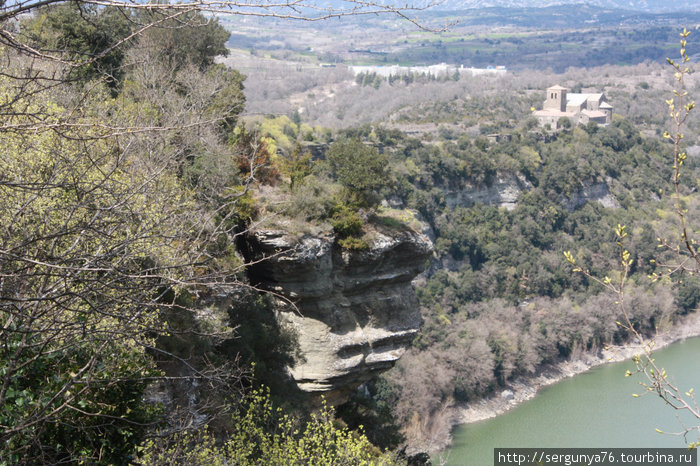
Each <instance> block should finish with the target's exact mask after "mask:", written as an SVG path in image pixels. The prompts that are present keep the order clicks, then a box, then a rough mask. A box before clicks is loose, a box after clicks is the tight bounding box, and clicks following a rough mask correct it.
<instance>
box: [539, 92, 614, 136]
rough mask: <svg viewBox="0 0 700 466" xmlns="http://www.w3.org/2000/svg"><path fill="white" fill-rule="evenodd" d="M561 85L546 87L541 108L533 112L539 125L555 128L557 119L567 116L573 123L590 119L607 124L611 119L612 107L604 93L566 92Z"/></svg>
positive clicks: (582, 122)
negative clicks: (545, 95) (545, 97)
mask: <svg viewBox="0 0 700 466" xmlns="http://www.w3.org/2000/svg"><path fill="white" fill-rule="evenodd" d="M568 91H569V90H568V89H567V88H565V87H562V86H552V87H550V88H547V99H546V100H545V102H544V108H543V109H542V110H536V111H535V112H534V115H535V117H537V119H538V120H539V122H540V125H541V126H546V125H547V124H549V125H550V127H551V128H552V129H557V126H558V123H559V119H560V118H562V117H564V118H568V119H569V120H570V121H571V123H572V124H574V125H577V124H578V125H585V124H587V123H588V122H590V121H592V122H594V123H598V124H599V125H607V124H610V122H611V121H612V113H613V107H612V105H610V104H609V103H608V100H607V98H606V97H605V94H602V93H601V94H578V93H574V92H568Z"/></svg>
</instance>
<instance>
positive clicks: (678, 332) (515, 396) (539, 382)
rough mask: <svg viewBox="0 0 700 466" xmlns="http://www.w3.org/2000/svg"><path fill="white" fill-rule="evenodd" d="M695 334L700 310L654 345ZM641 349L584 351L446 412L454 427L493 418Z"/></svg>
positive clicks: (435, 447)
mask: <svg viewBox="0 0 700 466" xmlns="http://www.w3.org/2000/svg"><path fill="white" fill-rule="evenodd" d="M696 336H700V312H696V313H694V314H691V315H689V316H686V317H685V319H683V320H681V321H680V322H679V323H677V324H676V325H675V326H674V327H672V328H671V329H669V330H666V331H659V333H657V335H656V336H655V337H654V342H655V343H654V349H655V350H657V349H661V348H664V347H666V346H668V345H669V344H671V343H674V342H677V341H680V340H684V339H686V338H690V337H696ZM641 352H642V347H641V346H640V345H639V344H633V343H630V344H626V345H622V346H614V347H609V348H606V349H604V350H601V351H599V352H598V353H597V354H592V353H586V352H583V353H580V354H579V355H577V356H576V357H575V359H573V360H565V361H560V362H558V363H555V364H548V365H546V366H543V367H541V368H540V369H538V371H537V372H536V373H535V374H533V375H531V376H527V377H518V378H517V379H515V380H513V381H511V382H509V383H508V384H507V385H506V386H504V387H502V388H501V389H499V391H498V392H497V393H495V394H493V395H491V396H489V397H487V398H484V399H482V400H479V401H475V402H472V403H464V404H457V405H453V406H449V407H447V408H446V413H445V414H446V415H447V416H448V417H449V418H450V419H451V423H452V426H453V427H454V426H457V425H462V424H469V423H472V422H477V421H482V420H485V419H490V418H493V417H496V416H498V415H500V414H503V413H505V412H507V411H509V410H510V409H512V408H514V407H515V406H517V405H518V404H520V403H522V402H524V401H527V400H530V399H532V398H533V397H534V396H535V395H536V394H537V392H538V391H539V390H540V389H541V388H543V387H546V386H548V385H552V384H554V383H557V382H559V381H561V380H563V379H566V378H569V377H573V376H574V375H578V374H581V373H583V372H586V371H587V370H589V369H592V368H593V367H596V366H599V365H601V364H606V363H609V362H619V361H623V360H626V359H630V358H632V357H633V356H634V355H636V354H640V353H641ZM451 440H452V439H451V435H448V436H445V438H441V439H433V442H431V447H432V448H431V450H432V451H434V452H437V451H441V450H444V449H445V448H447V447H448V446H449V445H450V443H451Z"/></svg>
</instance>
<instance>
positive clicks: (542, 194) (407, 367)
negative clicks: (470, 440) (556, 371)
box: [353, 106, 697, 435]
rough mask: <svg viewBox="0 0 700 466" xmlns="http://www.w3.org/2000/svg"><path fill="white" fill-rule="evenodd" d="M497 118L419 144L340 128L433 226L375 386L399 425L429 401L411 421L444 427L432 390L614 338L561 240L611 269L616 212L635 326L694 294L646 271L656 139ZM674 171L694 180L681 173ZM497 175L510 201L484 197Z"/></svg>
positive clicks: (659, 159)
mask: <svg viewBox="0 0 700 466" xmlns="http://www.w3.org/2000/svg"><path fill="white" fill-rule="evenodd" d="M435 109H436V111H441V110H440V108H439V106H435ZM424 118H427V119H429V118H430V115H428V116H424ZM500 132H501V134H507V135H508V137H500V138H499V141H494V140H487V139H485V138H483V139H481V137H476V138H468V137H464V136H460V137H459V139H458V140H457V141H454V139H452V138H449V139H445V140H441V141H440V142H439V143H438V144H432V145H427V144H423V143H421V142H419V141H416V140H412V139H410V138H405V137H403V136H402V135H401V133H399V132H396V131H388V130H386V129H382V128H370V127H365V128H360V129H358V130H354V132H353V133H354V134H355V135H357V136H360V137H365V138H368V139H372V140H374V141H375V144H378V145H379V146H380V147H382V150H383V151H384V153H385V154H386V155H387V157H388V159H389V161H390V173H391V180H392V182H391V185H390V186H387V187H386V188H385V191H384V195H385V196H386V197H393V198H394V199H395V200H398V199H400V201H401V202H402V203H403V204H404V205H406V206H408V207H410V208H413V209H416V210H417V211H418V212H419V213H420V214H421V216H422V217H423V219H424V220H426V221H427V222H428V223H429V224H430V226H431V228H432V231H433V232H434V234H435V240H434V242H435V249H436V253H437V256H438V258H437V261H436V264H435V265H434V266H433V268H432V269H431V272H430V274H429V277H428V279H427V281H426V283H425V284H424V285H422V286H420V287H418V289H417V293H418V296H419V299H420V301H421V305H422V306H423V310H424V319H425V323H424V326H423V329H422V332H421V334H420V336H419V337H418V338H417V339H416V340H415V341H414V348H413V349H412V350H411V351H410V353H409V354H408V355H406V356H404V357H403V358H402V359H401V360H400V362H399V364H398V367H397V368H396V369H395V370H394V371H392V372H390V373H388V374H387V375H386V376H385V380H383V381H382V382H381V383H379V385H378V386H377V387H376V389H374V390H375V391H376V396H377V397H378V399H379V400H383V401H386V402H388V403H389V404H390V405H392V406H393V407H394V413H395V414H396V415H397V416H398V420H399V422H401V423H402V424H403V425H404V426H411V425H414V424H415V417H416V416H418V417H419V418H425V417H428V416H430V415H431V413H433V414H434V415H436V416H437V418H436V419H434V421H435V423H433V424H420V425H423V426H425V425H428V426H431V428H433V429H436V427H435V424H440V422H442V421H444V422H445V423H446V424H445V426H444V427H437V429H438V430H439V429H440V428H444V429H446V430H445V432H444V433H445V434H446V432H447V430H449V421H446V420H441V419H439V416H438V414H437V413H439V412H440V407H441V406H443V403H445V402H447V401H449V400H457V401H468V400H474V399H476V398H478V397H481V396H483V395H485V394H487V393H489V392H491V391H492V390H494V389H495V388H497V387H498V386H502V385H504V384H505V383H507V382H508V381H509V380H512V379H513V378H515V377H517V376H519V375H525V374H530V373H532V372H534V370H535V369H536V368H538V367H540V366H541V365H542V364H544V363H548V362H555V361H557V360H559V359H560V358H568V357H576V356H577V355H578V354H580V352H582V351H594V352H595V351H597V350H598V349H599V348H602V347H604V346H605V345H607V344H610V343H621V342H624V341H625V340H626V339H627V338H628V336H629V335H628V334H627V332H625V331H624V329H621V328H620V327H618V326H617V325H616V324H615V322H616V321H619V320H621V319H622V316H621V315H620V311H619V310H618V309H617V307H616V306H615V305H614V299H613V298H612V297H609V296H607V295H605V294H601V292H602V291H603V290H602V287H600V286H599V285H598V284H596V283H593V282H589V281H588V280H587V279H585V277H582V276H580V275H577V274H573V273H572V272H571V270H570V269H569V267H567V265H566V263H565V261H564V256H563V254H562V253H563V251H565V250H572V251H574V253H575V255H576V257H577V258H579V259H580V261H581V262H583V263H586V264H587V267H590V269H591V271H592V272H593V273H594V274H597V275H599V276H604V275H606V274H608V273H610V272H609V271H610V270H612V269H614V268H615V257H616V250H615V243H614V241H613V238H614V234H613V231H614V227H615V226H616V225H618V224H620V223H622V224H626V225H628V226H629V228H631V230H632V231H633V232H634V234H633V235H631V238H630V240H629V242H628V243H627V244H626V247H627V248H628V249H629V250H630V251H631V253H632V261H633V265H632V268H631V272H632V282H633V283H634V285H633V286H632V289H630V290H628V295H630V296H633V297H634V298H633V303H632V304H630V306H629V308H630V309H632V310H633V313H634V316H633V323H634V325H635V328H637V329H638V330H639V331H641V332H642V333H645V334H652V333H653V332H654V331H655V329H656V328H657V327H658V326H661V327H663V326H665V325H668V324H669V323H670V322H672V321H674V320H676V319H677V318H678V316H680V315H681V314H684V313H686V312H688V311H689V310H691V309H694V306H696V304H697V301H696V299H695V298H696V296H695V294H696V293H695V291H696V290H695V288H694V287H692V285H687V284H683V285H680V286H679V287H678V294H677V295H675V293H674V292H673V291H671V290H669V289H667V288H666V287H664V286H652V284H651V283H650V282H649V281H648V280H647V278H646V276H647V275H648V274H650V273H652V272H653V271H654V270H655V267H656V265H655V263H653V262H652V259H653V258H655V257H657V256H658V254H659V253H658V251H657V248H656V247H655V243H656V239H655V238H656V237H657V235H658V234H659V231H664V230H666V229H668V225H666V222H665V220H664V218H665V217H666V215H667V214H668V213H669V212H670V210H669V206H667V205H666V204H664V203H663V202H661V201H659V200H658V199H659V197H658V194H659V193H660V192H662V191H664V190H666V189H668V180H669V179H670V176H671V167H670V166H669V165H668V164H667V163H666V162H665V157H666V152H667V151H668V147H667V145H666V144H665V143H663V142H661V140H660V139H656V138H644V137H642V136H641V135H640V133H639V131H638V130H637V129H636V128H635V127H634V126H633V125H632V124H631V123H630V122H629V121H627V120H625V119H621V118H618V119H616V120H615V121H614V122H613V124H611V125H610V126H607V127H598V126H596V125H588V126H585V127H570V128H568V129H565V130H563V131H560V132H558V133H555V134H552V133H545V132H543V130H539V129H537V128H534V127H533V126H532V125H530V124H528V122H527V121H524V123H523V124H521V125H519V126H517V127H513V128H511V129H507V128H501V129H500ZM689 164H690V166H689V168H688V171H689V172H692V170H694V169H695V165H694V162H693V161H689ZM684 183H685V186H684V187H683V189H686V190H690V189H691V188H693V189H694V188H695V187H696V186H695V180H694V179H692V178H691V177H689V176H688V177H687V178H685V179H684ZM499 184H501V185H514V186H516V187H517V189H519V190H521V191H522V192H521V193H520V194H519V196H518V198H517V203H514V204H511V206H512V207H511V208H510V209H506V208H504V207H499V206H497V205H494V204H497V203H498V202H502V201H501V199H500V198H499V197H495V198H494V197H493V196H494V193H495V191H496V190H495V189H494V188H491V191H489V190H488V187H490V186H491V187H493V186H498V185H499ZM476 192H483V193H484V194H482V195H481V197H479V196H478V195H474V193H476ZM489 192H490V193H491V194H488V193H489ZM460 193H463V194H460ZM470 195H471V196H474V197H469V196H470ZM489 196H492V198H491V199H489ZM397 198H398V199H397ZM598 199H601V200H603V201H605V202H606V205H607V206H608V207H603V205H601V203H599V202H596V200H598ZM484 201H485V202H486V203H484ZM659 214H661V217H659ZM674 300H675V301H674ZM674 303H677V304H678V306H676V305H675V304H674ZM426 428H427V427H426ZM424 434H426V435H427V433H425V432H424Z"/></svg>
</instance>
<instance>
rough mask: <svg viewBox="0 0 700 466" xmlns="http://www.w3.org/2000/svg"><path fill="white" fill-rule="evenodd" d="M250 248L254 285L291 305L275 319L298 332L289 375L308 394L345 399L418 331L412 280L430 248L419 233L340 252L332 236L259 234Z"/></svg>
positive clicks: (384, 237) (379, 236)
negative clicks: (298, 356) (297, 354)
mask: <svg viewBox="0 0 700 466" xmlns="http://www.w3.org/2000/svg"><path fill="white" fill-rule="evenodd" d="M246 243H247V248H246V249H247V256H248V257H247V259H248V260H249V261H250V263H251V265H250V266H249V272H248V273H249V277H250V279H251V280H252V281H253V283H256V284H257V285H258V286H260V287H262V288H265V289H268V290H270V291H273V292H275V293H277V294H279V295H281V296H283V297H285V298H287V299H289V300H290V301H291V302H293V303H294V306H291V305H289V304H287V305H284V306H280V308H281V310H279V311H278V312H277V319H278V321H279V322H280V323H281V324H282V325H285V326H288V327H291V329H293V331H294V332H295V333H296V335H297V341H298V345H299V349H300V352H301V354H302V355H303V358H301V360H300V361H297V362H296V364H295V365H294V367H290V368H289V371H290V373H291V375H292V377H293V378H294V379H295V381H296V383H297V385H298V386H299V388H300V389H302V390H304V391H307V392H316V393H324V394H326V395H327V396H330V398H332V399H333V398H335V399H336V400H337V399H342V398H343V397H344V396H345V394H347V393H349V392H350V391H351V390H353V389H354V388H356V387H357V386H359V385H361V384H362V383H364V382H366V381H367V380H369V379H371V378H372V377H374V376H375V375H377V374H379V373H381V372H383V371H386V370H387V369H389V368H391V367H392V366H393V364H394V363H395V362H396V360H397V359H398V358H399V357H401V355H402V354H403V353H404V351H405V350H406V349H407V347H408V346H409V345H410V343H411V340H412V339H413V337H414V335H415V334H416V332H417V331H418V328H419V327H420V324H421V316H420V312H419V307H418V302H417V299H416V295H415V292H414V290H413V286H412V285H411V281H412V280H413V278H414V277H415V276H416V275H418V274H419V273H421V272H422V271H423V270H424V269H425V267H426V266H427V262H428V258H429V257H430V255H431V253H432V244H431V242H430V241H429V240H428V239H427V238H426V237H424V236H423V235H421V234H419V233H416V232H413V231H410V230H405V231H398V232H391V233H379V232H376V233H375V234H374V235H373V240H372V241H371V244H370V247H369V248H368V249H366V250H360V251H350V250H347V249H342V248H340V247H339V246H338V244H337V243H336V241H335V237H334V236H333V235H332V234H331V233H327V234H325V235H317V236H312V235H305V236H303V237H301V238H298V239H297V238H294V237H292V236H291V235H290V234H288V233H287V232H285V231H279V230H274V231H272V230H258V231H255V232H252V233H251V234H249V235H248V238H247V241H246ZM263 258H265V259H264V260H261V259H263ZM295 307H296V308H295Z"/></svg>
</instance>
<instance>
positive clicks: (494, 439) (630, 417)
mask: <svg viewBox="0 0 700 466" xmlns="http://www.w3.org/2000/svg"><path fill="white" fill-rule="evenodd" d="M656 362H657V364H659V367H664V368H666V369H667V372H668V373H669V374H670V376H671V379H672V380H674V381H675V382H676V383H677V385H678V386H679V388H682V389H683V391H686V390H687V389H689V388H691V387H695V389H696V391H700V338H693V339H689V340H686V341H684V342H680V343H676V344H673V345H671V346H669V347H668V348H665V349H663V350H660V351H659V352H658V353H657V354H656ZM627 369H630V370H633V369H634V365H633V363H632V362H631V361H624V362H619V363H615V364H606V365H603V366H599V367H596V368H594V369H592V370H590V371H588V372H585V373H583V374H580V375H577V376H575V377H572V378H570V379H566V380H563V381H561V382H559V383H557V384H554V385H551V386H549V387H546V388H544V389H542V390H541V391H540V392H539V393H538V394H537V396H535V398H533V399H532V400H530V401H527V402H525V403H523V404H521V405H519V406H517V407H516V408H513V409H512V410H511V411H509V412H507V413H505V414H503V415H501V416H498V417H496V418H494V419H489V420H486V421H481V422H477V423H474V424H469V425H465V426H461V427H458V428H457V429H456V430H455V432H454V441H453V445H452V448H451V449H449V450H448V451H446V452H444V453H443V454H441V455H439V456H436V457H434V458H433V463H434V464H440V462H441V460H443V461H444V460H447V464H449V465H476V466H482V465H484V466H485V465H491V464H493V449H494V448H511V447H591V448H597V447H607V448H615V447H619V448H623V447H625V448H626V447H683V446H685V442H684V440H683V438H682V437H678V436H671V435H664V434H659V433H657V432H656V430H655V429H657V428H658V429H661V430H662V431H664V432H677V431H679V430H680V422H679V420H678V419H677V418H676V415H677V412H676V411H674V410H673V409H671V408H669V407H668V406H665V405H664V403H663V401H662V400H661V399H659V398H657V397H655V396H654V395H651V394H650V395H647V396H643V397H640V398H634V397H633V396H632V394H633V393H642V388H641V387H640V386H639V385H638V382H639V381H640V380H641V378H640V376H632V377H625V376H624V374H625V371H626V370H627ZM685 419H686V422H690V421H691V419H690V418H689V417H687V416H686V417H685ZM696 423H697V422H696ZM690 440H691V441H697V434H695V438H691V439H690Z"/></svg>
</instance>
